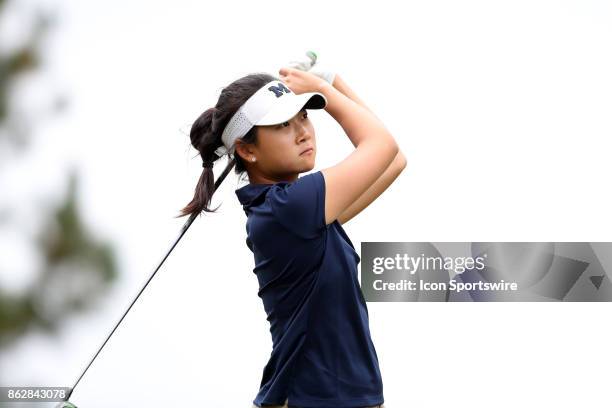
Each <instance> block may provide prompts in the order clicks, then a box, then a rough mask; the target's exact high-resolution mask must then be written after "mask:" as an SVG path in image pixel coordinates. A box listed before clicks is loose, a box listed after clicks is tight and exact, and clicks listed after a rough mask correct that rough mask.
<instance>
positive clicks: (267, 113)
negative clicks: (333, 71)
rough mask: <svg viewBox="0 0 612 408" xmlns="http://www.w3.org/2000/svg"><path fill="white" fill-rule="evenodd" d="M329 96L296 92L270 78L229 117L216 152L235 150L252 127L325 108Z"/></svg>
mask: <svg viewBox="0 0 612 408" xmlns="http://www.w3.org/2000/svg"><path fill="white" fill-rule="evenodd" d="M326 105H327V99H325V96H324V95H323V94H321V93H319V92H305V93H302V94H299V95H296V94H295V93H294V92H292V91H291V90H290V89H289V87H288V86H287V85H286V84H285V83H283V82H282V81H278V80H274V81H270V82H268V83H267V84H265V85H264V86H262V87H261V88H260V89H259V90H258V91H257V92H255V93H254V94H253V95H252V96H251V97H250V98H249V99H247V101H246V102H245V103H244V104H243V105H242V106H241V107H240V109H238V111H237V112H236V113H235V114H234V116H232V118H231V119H230V120H229V122H228V123H227V125H226V126H225V129H223V134H222V135H221V139H222V140H223V146H220V147H219V148H218V149H217V150H216V151H215V153H216V154H217V156H219V157H221V156H223V155H224V154H227V153H228V152H231V153H233V152H234V150H235V148H234V142H235V141H236V139H238V138H240V137H242V136H244V135H246V134H247V133H248V131H249V130H251V128H252V127H253V126H264V125H276V124H278V123H283V122H285V121H288V120H289V119H291V118H292V117H294V116H295V115H296V114H297V113H298V112H299V111H300V110H302V109H323V108H325V106H326Z"/></svg>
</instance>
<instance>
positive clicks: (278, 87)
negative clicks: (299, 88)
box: [268, 83, 291, 98]
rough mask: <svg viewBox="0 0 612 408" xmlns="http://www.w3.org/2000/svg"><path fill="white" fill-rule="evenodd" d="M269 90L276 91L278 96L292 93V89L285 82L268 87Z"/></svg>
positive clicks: (275, 93)
mask: <svg viewBox="0 0 612 408" xmlns="http://www.w3.org/2000/svg"><path fill="white" fill-rule="evenodd" d="M268 90H269V91H272V92H274V95H275V96H276V97H277V98H280V97H281V96H283V93H291V89H289V88H287V87H286V86H285V85H284V84H282V83H279V84H278V85H272V86H271V87H269V88H268Z"/></svg>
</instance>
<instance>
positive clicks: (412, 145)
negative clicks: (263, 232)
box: [0, 0, 612, 408]
mask: <svg viewBox="0 0 612 408" xmlns="http://www.w3.org/2000/svg"><path fill="white" fill-rule="evenodd" d="M27 4H29V5H30V6H32V7H33V6H34V5H41V6H44V7H45V8H48V9H52V10H54V11H55V12H56V13H57V16H58V19H59V20H58V25H57V27H56V28H55V29H54V30H53V31H52V34H51V35H50V37H49V40H48V42H47V43H46V45H45V48H44V51H45V69H44V70H43V71H42V72H41V74H40V76H39V77H37V78H38V79H36V80H33V81H32V82H30V83H29V85H24V86H23V87H22V88H20V91H19V97H20V100H21V101H22V102H21V103H22V104H23V106H24V107H31V108H32V109H34V108H35V107H37V106H43V105H44V103H45V101H46V100H47V99H46V97H45V95H48V94H53V93H56V92H59V93H63V94H66V96H67V97H68V99H69V107H68V110H67V111H66V112H64V113H63V114H62V115H61V116H59V117H57V118H50V119H46V120H45V121H43V123H41V125H40V126H37V127H36V132H35V134H34V136H35V143H34V147H33V149H32V151H31V152H29V153H28V155H27V156H26V157H25V158H23V159H22V160H20V165H19V166H17V165H15V166H13V167H11V168H10V169H8V170H7V172H6V173H5V174H4V175H3V177H2V179H1V180H0V181H1V183H2V188H3V189H10V191H11V196H12V200H14V202H16V203H27V202H28V201H29V200H30V197H32V195H35V196H37V197H38V196H40V197H56V198H57V199H59V197H61V194H62V193H63V191H64V190H63V189H64V188H65V181H66V180H65V174H66V171H67V169H68V168H69V166H71V165H76V166H78V168H79V170H80V172H81V177H82V183H81V195H80V197H79V200H80V204H81V209H82V210H83V211H84V217H85V219H86V221H87V223H88V225H89V226H90V228H91V229H92V230H94V231H95V232H96V234H97V235H98V236H100V237H102V238H103V239H106V240H109V241H111V242H112V243H113V244H114V246H115V247H116V248H117V251H118V255H119V261H120V268H121V270H120V272H121V277H120V279H119V281H118V282H117V283H116V287H115V288H114V290H113V291H112V292H109V294H108V296H107V298H106V299H105V300H104V301H103V302H101V303H100V304H99V305H98V306H97V307H96V310H95V311H94V312H93V313H90V314H87V315H83V316H79V317H75V318H74V319H71V320H70V321H69V322H67V323H66V325H65V326H64V327H63V330H62V334H61V336H59V337H55V338H48V337H45V336H43V335H36V334H33V335H31V336H29V337H28V338H27V339H26V340H24V341H23V342H21V343H20V344H19V345H18V346H16V347H15V348H14V349H12V350H10V352H9V353H7V354H5V355H4V356H3V360H2V361H0V370H2V372H3V373H4V375H3V378H5V379H6V378H10V379H11V381H12V383H11V384H5V385H21V384H32V385H34V384H40V385H49V386H52V385H53V386H55V385H57V386H70V385H72V383H73V382H74V381H75V380H76V378H77V377H78V375H79V374H80V373H81V371H82V370H83V369H84V368H85V365H86V364H87V363H88V362H89V359H90V358H91V357H92V356H93V354H94V353H95V351H96V350H97V348H98V347H99V346H100V345H101V343H102V341H103V340H104V338H105V337H106V335H107V334H108V332H109V331H110V330H111V329H112V327H113V326H114V324H115V323H116V321H117V319H118V318H119V317H120V316H121V314H122V313H123V311H124V310H125V309H126V307H127V306H128V305H129V303H130V301H131V299H132V297H133V296H134V295H135V294H136V293H137V292H138V290H139V289H140V287H141V285H142V284H143V283H144V281H145V280H146V279H147V278H148V276H149V274H150V273H151V272H152V270H153V268H154V266H155V265H157V263H158V262H159V261H160V260H161V256H162V255H163V254H164V253H165V251H167V249H168V248H169V245H170V244H171V243H172V242H173V241H174V239H175V238H176V236H177V235H178V232H179V229H180V227H181V226H182V225H183V223H184V222H185V219H176V218H173V217H174V216H175V215H176V214H177V213H178V211H179V210H180V209H181V208H182V207H183V206H184V205H185V204H187V202H188V201H189V200H190V198H191V197H192V194H193V189H194V187H195V184H196V182H197V179H198V177H199V174H200V172H201V162H200V160H199V158H194V157H195V155H196V151H195V150H193V149H191V147H190V145H189V140H188V137H187V135H185V134H183V133H182V132H181V131H180V129H181V128H183V129H184V127H185V126H186V125H187V126H188V125H189V124H190V123H191V122H192V121H193V120H195V119H196V118H197V116H198V115H199V114H200V113H201V112H202V111H204V110H205V109H207V108H209V107H211V106H213V105H214V103H215V102H216V98H217V96H218V94H219V92H220V88H221V87H222V86H225V85H227V84H228V83H230V82H231V81H233V80H234V79H237V78H239V77H240V76H242V75H245V74H248V73H250V72H259V71H264V72H269V73H272V74H275V75H276V74H277V71H278V69H279V68H280V67H281V66H282V65H283V64H284V63H286V62H287V61H289V59H291V58H292V57H294V56H299V55H301V54H302V53H303V52H304V51H306V50H309V49H312V50H315V51H316V52H317V53H318V55H319V58H320V62H321V64H323V63H324V62H325V64H326V65H327V66H328V67H331V68H332V69H334V70H335V71H336V72H338V73H339V75H341V76H342V77H343V78H344V79H345V80H346V81H347V83H348V84H349V85H350V86H351V87H352V88H353V89H354V90H355V91H356V92H357V94H358V95H360V96H361V98H362V99H363V100H364V101H365V102H366V103H367V104H368V106H369V107H371V108H372V109H373V110H374V112H375V113H376V115H377V116H379V117H380V118H381V120H383V122H384V123H385V124H386V125H387V127H388V128H389V129H390V130H391V132H392V133H393V134H394V136H395V137H396V139H397V140H398V143H399V145H400V148H401V150H402V151H403V152H404V154H405V155H406V157H407V159H408V166H407V168H406V169H405V171H404V172H403V173H402V175H401V176H400V177H399V178H398V180H397V181H396V183H395V184H393V185H392V186H391V187H390V188H389V190H388V191H386V192H385V193H384V194H383V195H382V196H381V197H380V198H379V199H378V200H377V201H376V202H375V203H373V204H372V205H371V206H370V207H369V208H368V209H366V210H365V211H364V212H363V213H362V214H360V215H359V216H357V217H356V218H355V219H353V220H351V221H350V222H349V223H347V224H346V225H345V229H346V231H347V233H348V234H349V236H350V237H351V239H352V241H353V243H354V244H355V246H356V248H357V249H359V246H360V243H361V242H364V241H423V242H436V241H438V242H442V241H465V242H471V241H484V242H486V241H612V239H610V238H611V237H610V231H612V218H611V217H610V213H609V209H610V208H611V207H612V197H611V196H610V193H609V187H607V184H609V175H610V174H611V170H612V161H610V157H609V152H610V136H611V135H612V122H611V121H610V117H611V116H610V112H612V97H611V95H612V80H611V76H610V72H612V56H611V55H612V54H611V53H610V50H611V49H612V47H611V46H612V26H611V25H610V22H611V21H612V10H611V6H610V3H609V2H606V1H585V0H580V1H541V0H529V1H511V2H509V1H508V2H501V1H461V2H458V1H450V0H449V1H427V2H425V1H423V2H411V1H407V2H396V1H395V2H391V1H376V2H374V3H372V2H361V3H360V2H330V1H309V2H281V1H270V2H253V1H251V2H247V1H242V2H232V1H222V2H196V1H193V2H187V1H172V2H170V1H167V2H161V1H151V0H148V1H125V0H123V1H118V0H106V1H97V2H94V1H77V0H70V1H59V0H47V1H40V0H39V1H34V0H29V1H27V2H21V5H20V6H14V7H15V10H17V9H18V8H19V7H25V6H26V5H27ZM18 14H19V13H18V12H17V11H15V13H14V15H15V16H17V15H18ZM16 18H17V17H14V18H13V19H12V20H11V21H10V24H8V25H7V27H12V28H13V29H14V31H13V32H12V34H11V35H13V36H14V38H15V39H18V38H19V35H18V32H19V26H20V24H19V23H18V21H19V20H17V19H16ZM311 118H312V120H313V123H314V126H315V129H316V137H317V145H318V152H317V165H316V167H315V171H316V170H320V169H322V168H325V167H328V166H331V165H334V164H335V163H337V162H338V161H340V160H341V159H343V158H344V157H345V156H346V155H347V154H349V153H350V151H351V149H352V145H351V144H350V141H349V139H348V138H347V137H346V135H345V134H344V133H343V131H342V128H341V127H340V126H339V125H338V124H337V123H336V122H335V121H334V120H333V119H332V118H331V117H330V116H329V115H328V114H327V113H326V112H323V111H316V112H312V114H311ZM221 166H222V165H221V164H217V167H216V169H215V171H216V172H217V174H218V173H219V172H220V171H221ZM238 186H239V185H238V182H237V179H236V177H235V176H234V175H233V174H232V175H231V176H230V177H228V179H226V181H225V182H224V183H223V185H222V187H221V188H220V190H219V191H218V192H217V193H216V194H215V199H214V200H213V205H217V204H218V203H222V205H221V208H220V210H219V212H218V214H214V215H208V214H207V215H205V216H203V217H201V218H200V219H198V220H197V221H196V222H195V223H194V224H193V226H192V227H191V229H190V230H189V231H188V232H187V234H186V235H185V237H184V238H183V240H182V241H181V243H180V244H179V245H178V246H177V248H176V249H175V251H174V252H173V254H172V255H171V257H170V258H169V259H168V260H167V262H166V264H165V265H164V267H163V268H162V270H160V272H159V273H158V274H157V276H156V277H155V279H154V280H153V281H152V282H151V284H150V285H149V287H148V288H147V290H146V292H145V293H144V294H143V295H142V296H141V298H140V300H139V302H138V303H137V304H136V305H135V306H134V308H133V309H132V311H131V312H130V314H129V315H128V316H127V317H126V319H125V320H124V322H123V324H122V325H121V327H120V329H119V330H118V331H117V332H116V334H115V335H114V336H113V338H112V339H111V341H109V343H108V344H107V345H106V347H105V349H104V351H103V352H102V353H101V354H100V356H99V357H98V359H97V360H96V362H95V363H94V365H93V366H92V367H91V368H90V370H89V371H88V373H87V374H86V376H85V377H84V378H83V380H82V381H81V383H80V384H79V387H77V389H76V390H75V393H74V395H73V399H72V400H73V402H75V403H76V404H77V405H80V406H82V407H87V408H92V407H104V406H110V405H111V404H112V405H113V406H121V407H127V406H147V407H162V406H167V405H168V404H173V405H176V404H178V403H184V404H186V406H195V405H196V404H199V406H203V404H204V405H206V406H216V407H239V406H243V407H250V406H251V404H252V402H251V401H252V400H253V399H254V397H255V395H256V393H257V391H258V387H259V382H260V380H261V373H262V370H263V367H264V365H265V363H266V361H267V357H268V356H269V352H270V350H271V339H270V335H269V332H268V322H267V321H266V320H265V313H264V310H263V305H262V304H261V299H260V298H258V297H257V279H256V276H255V275H254V274H253V273H252V267H253V258H252V254H251V253H250V252H249V250H248V248H247V247H246V245H245V243H244V238H245V228H244V222H245V216H244V213H243V211H242V209H241V208H240V206H239V204H238V202H237V199H236V197H235V194H234V190H235V189H236V188H237V187H238ZM5 191H9V190H5ZM24 208H25V209H24V210H23V211H24V214H26V215H28V214H27V208H30V207H28V206H27V205H26V206H25V207H24ZM32 208H34V207H32ZM30 215H32V216H33V217H34V216H35V215H34V214H30ZM28 217H29V215H28ZM9 241H13V240H12V238H10V239H9V238H7V237H3V245H5V246H4V248H5V249H6V248H11V251H8V250H7V251H6V253H9V252H12V253H14V254H21V255H23V256H17V255H15V257H14V259H11V258H10V257H9V258H6V259H7V260H6V261H5V262H7V263H9V264H12V265H13V266H15V267H14V268H13V269H12V270H13V271H17V272H13V273H12V274H11V273H10V272H8V271H7V272H5V271H4V270H3V271H2V273H3V274H4V276H2V277H0V278H1V279H2V283H3V284H5V283H6V284H7V285H11V286H12V287H14V288H15V290H18V289H19V287H23V285H25V284H26V283H27V281H28V279H31V278H32V276H28V273H27V271H29V270H31V269H32V268H31V267H30V268H28V266H31V265H28V264H27V263H25V262H26V261H19V259H28V257H27V255H28V253H29V252H28V249H27V247H25V246H24V245H20V244H19V243H10V242H9ZM15 242H18V241H15ZM9 244H10V245H13V246H14V247H11V246H9ZM368 308H369V311H370V327H371V332H372V338H373V341H374V344H375V345H376V348H377V352H378V355H379V359H380V365H381V371H382V375H383V381H384V389H385V405H386V406H387V407H388V408H400V407H409V406H420V407H440V406H448V405H450V404H452V405H453V406H456V407H485V406H490V402H491V401H495V406H497V407H516V406H525V401H529V406H555V407H575V406H598V405H601V402H602V401H604V399H605V400H609V396H608V395H607V394H608V388H609V387H608V385H609V384H608V381H607V380H608V379H609V376H608V372H609V367H610V366H611V364H612V353H610V351H609V347H607V346H609V344H610V333H609V332H608V331H607V330H606V329H605V328H603V327H601V325H600V324H599V323H600V322H601V321H603V320H609V316H610V311H611V310H610V308H611V307H610V306H609V304H592V305H590V304H571V305H564V306H563V305H559V304H554V303H542V304H535V303H534V304H529V303H527V304H515V303H507V304H503V303H500V304H493V303H482V304H461V303H453V304H444V303H439V304H435V303H432V304H419V303H399V302H393V303H368ZM533 339H537V340H538V342H537V343H534V342H533V341H532V340H533ZM594 339H598V340H594ZM591 343H593V344H591ZM603 346H606V347H603ZM483 353H484V356H483ZM7 373H11V374H10V375H9V376H7ZM576 373H580V376H578V375H573V374H576ZM561 390H563V391H561ZM500 395H504V397H503V398H501V399H500V398H499V396H500ZM118 401H119V402H118Z"/></svg>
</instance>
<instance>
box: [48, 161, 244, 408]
mask: <svg viewBox="0 0 612 408" xmlns="http://www.w3.org/2000/svg"><path fill="white" fill-rule="evenodd" d="M234 165H235V161H234V160H231V161H230V162H229V164H228V166H226V168H225V169H224V170H223V172H222V173H221V175H220V176H219V177H218V178H217V180H216V181H215V188H214V191H213V194H214V192H215V191H217V189H218V188H219V185H220V184H221V183H222V182H223V180H224V179H225V177H227V175H228V174H229V172H230V171H231V169H232V168H233V167H234ZM197 215H198V214H197V213H193V214H191V215H190V216H189V219H188V220H187V221H186V222H185V224H184V225H183V226H182V227H181V230H180V233H179V236H178V238H176V240H175V241H174V243H173V244H172V246H171V247H170V249H169V250H168V252H167V253H166V254H165V255H164V257H163V258H162V260H161V262H160V263H159V265H157V267H156V268H155V270H154V271H153V273H152V274H151V276H150V277H149V278H148V279H147V281H146V282H145V284H144V286H143V287H142V289H140V291H139V292H138V294H137V295H136V297H135V298H134V300H132V303H131V304H130V306H129V307H128V308H127V310H126V311H125V313H123V316H121V318H120V319H119V321H118V322H117V324H115V327H114V328H113V330H112V331H111V332H110V334H109V335H108V336H107V337H106V340H104V342H103V343H102V345H101V346H100V348H99V349H98V351H97V352H96V354H95V355H94V356H93V358H92V359H91V361H90V362H89V364H88V365H87V367H85V370H83V372H82V373H81V375H80V376H79V378H78V379H77V380H76V382H75V383H74V385H73V386H72V388H70V389H69V390H68V394H67V395H66V400H65V401H62V402H60V403H59V404H58V405H57V406H56V408H77V407H76V405H74V404H73V403H71V402H70V397H71V396H72V392H73V391H74V389H75V388H76V386H77V385H78V384H79V381H81V379H82V378H83V376H84V375H85V373H86V372H87V370H88V369H89V367H90V366H91V364H92V363H93V362H94V360H95V359H96V357H98V355H99V354H100V352H101V351H102V349H103V348H104V346H105V345H106V343H107V342H108V340H109V339H110V338H111V336H112V335H113V333H115V330H117V327H119V325H120V324H121V322H122V321H123V319H124V318H125V316H126V315H127V314H128V312H129V311H130V309H131V308H132V306H133V305H134V303H136V300H137V299H138V298H139V297H140V295H141V294H142V292H143V291H144V290H145V288H146V287H147V285H148V284H149V282H151V279H153V276H155V274H156V273H157V271H158V270H159V269H160V268H161V266H162V265H163V263H164V261H165V260H166V259H167V258H168V256H169V255H170V253H171V252H172V250H173V249H174V247H176V245H177V244H178V242H179V241H180V240H181V238H182V237H183V235H185V232H187V230H188V229H189V227H190V226H191V224H192V223H193V221H194V220H195V218H196V217H197Z"/></svg>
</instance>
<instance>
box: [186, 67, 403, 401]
mask: <svg viewBox="0 0 612 408" xmlns="http://www.w3.org/2000/svg"><path fill="white" fill-rule="evenodd" d="M279 74H280V79H279V78H276V77H274V76H271V75H268V74H265V73H256V74H251V75H247V76H245V77H243V78H240V79H238V80H236V81H234V82H232V83H231V84H230V85H228V86H227V87H225V88H223V90H222V92H221V94H220V96H219V100H218V102H217V103H216V105H215V107H213V108H210V109H208V110H206V111H205V112H204V113H202V115H201V116H200V117H199V118H198V119H197V120H196V121H195V122H194V124H193V126H192V128H191V132H190V138H191V144H192V145H193V147H195V148H196V149H197V150H198V151H199V152H200V155H201V157H202V159H203V167H204V170H203V173H202V176H201V177H200V180H199V182H198V185H197V187H196V190H195V196H194V198H193V200H192V201H191V202H190V203H189V205H187V206H186V207H185V208H184V209H183V210H182V214H183V215H188V214H193V213H194V212H196V213H199V212H201V211H209V212H212V211H216V209H214V210H211V209H209V207H208V206H209V204H210V201H211V197H212V194H213V192H214V189H215V184H214V174H213V172H212V166H213V162H214V161H215V160H216V159H218V158H219V157H221V156H223V155H225V154H228V155H229V158H230V162H229V165H228V167H227V168H226V170H225V172H224V174H227V172H228V171H229V169H231V167H232V166H234V165H235V166H236V168H235V171H236V173H237V174H238V175H241V174H244V172H246V173H247V174H248V179H249V183H250V184H247V185H245V186H244V187H241V188H239V189H237V190H236V191H235V192H236V195H237V197H238V200H239V202H240V204H241V205H242V207H243V209H244V212H245V214H246V215H247V221H246V233H247V237H246V245H247V246H248V247H249V249H250V250H251V251H252V252H253V255H254V260H255V267H254V269H253V272H254V273H255V275H256V276H257V280H258V282H259V291H258V296H259V297H261V299H262V300H263V306H264V310H265V312H266V313H267V320H268V321H269V322H270V332H271V335H272V343H273V349H272V352H271V354H270V358H269V361H268V363H267V364H266V366H265V367H264V369H263V376H262V379H261V384H260V389H259V392H258V394H257V396H256V397H255V399H254V400H253V404H254V407H270V406H272V407H276V408H281V407H291V408H293V407H308V408H311V407H313V408H314V407H317V408H349V407H352V408H354V407H359V408H363V407H383V406H384V405H383V402H384V397H383V383H382V378H381V373H380V369H379V365H378V356H377V354H376V350H375V348H374V344H373V342H372V339H371V337H370V330H369V327H368V318H369V315H368V308H367V306H366V302H365V300H364V298H363V294H362V292H361V288H360V286H359V281H358V279H357V265H358V263H359V261H360V257H359V255H358V254H357V253H356V251H355V248H354V247H353V244H352V242H351V240H350V239H349V237H348V236H347V234H346V233H345V231H344V229H343V228H342V224H343V223H345V222H347V221H348V220H350V219H351V218H353V217H354V216H355V215H357V214H358V213H359V212H361V211H362V210H363V209H364V208H365V207H367V206H368V205H369V204H370V203H371V202H372V201H374V200H375V199H376V198H377V197H378V196H380V195H381V194H382V192H383V191H385V190H386V188H387V187H388V186H389V185H390V184H391V183H392V182H393V180H395V179H396V178H397V176H398V175H399V173H400V172H401V171H402V169H403V168H404V167H405V165H406V161H405V158H404V156H403V155H402V154H401V152H400V151H399V148H398V145H397V143H396V141H395V139H394V138H393V136H392V135H391V134H390V133H389V131H388V130H387V129H386V128H385V126H384V125H383V124H382V123H381V121H380V120H379V119H378V118H377V117H376V116H375V115H374V114H373V113H371V112H370V111H369V109H368V108H367V107H366V106H365V105H364V104H363V102H361V101H360V100H359V98H357V96H356V95H355V94H354V93H353V92H352V90H351V89H350V88H349V87H348V86H347V85H346V83H344V81H343V80H342V79H341V78H340V77H339V76H338V75H336V76H335V79H334V80H333V82H332V83H329V82H328V81H326V80H324V79H323V78H321V77H319V76H316V75H314V74H312V73H310V72H308V71H302V70H299V69H295V68H288V67H287V68H281V70H280V71H279ZM309 109H325V110H326V111H327V112H328V113H329V114H330V115H331V116H332V117H333V118H334V119H335V120H336V121H337V122H338V123H339V124H340V125H341V126H342V128H343V129H344V131H345V132H346V134H347V136H348V137H349V139H350V140H351V142H352V143H353V145H354V146H355V150H354V151H352V152H351V154H349V155H348V156H347V157H346V158H344V159H343V160H342V161H340V162H339V163H338V164H336V165H335V166H332V167H329V168H325V169H322V170H320V171H317V172H313V173H310V174H307V175H304V176H302V177H298V176H299V175H300V173H304V172H307V171H310V170H312V169H313V168H314V166H315V157H316V153H317V143H316V138H315V130H314V127H313V124H312V123H311V121H310V119H309V118H308V110H309Z"/></svg>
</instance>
